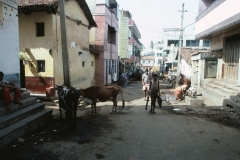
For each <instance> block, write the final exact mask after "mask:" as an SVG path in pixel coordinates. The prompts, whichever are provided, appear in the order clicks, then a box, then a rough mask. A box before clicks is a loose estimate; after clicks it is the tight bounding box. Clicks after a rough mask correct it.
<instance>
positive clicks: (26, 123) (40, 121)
mask: <svg viewBox="0 0 240 160" xmlns="http://www.w3.org/2000/svg"><path fill="white" fill-rule="evenodd" d="M50 118H52V109H44V110H42V111H40V112H38V113H35V114H33V115H31V116H28V117H26V118H24V119H22V120H20V121H18V122H16V123H14V124H13V125H11V126H8V127H6V128H4V129H2V130H0V142H1V143H0V148H1V147H3V146H5V145H7V144H9V143H10V142H12V141H13V140H16V139H18V138H21V137H22V136H23V135H25V134H27V133H30V132H32V131H33V130H35V129H37V128H38V127H40V126H42V125H44V124H45V123H46V122H47V121H49V120H50Z"/></svg>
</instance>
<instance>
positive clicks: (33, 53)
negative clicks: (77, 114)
mask: <svg viewBox="0 0 240 160" xmlns="http://www.w3.org/2000/svg"><path fill="white" fill-rule="evenodd" d="M18 5H19V15H18V16H19V37H20V55H21V56H23V57H24V58H25V60H27V61H28V63H27V64H25V66H24V67H25V75H26V88H27V90H29V91H30V93H31V94H47V96H54V95H52V94H54V93H55V91H53V90H54V85H55V84H56V85H62V84H64V75H63V62H62V42H61V25H60V15H59V4H58V1H57V0H55V1H45V3H40V2H38V1H30V0H29V1H25V0H24V1H23V0H19V1H18ZM65 14H66V15H65V16H66V19H65V20H66V28H65V30H66V35H67V36H66V41H67V51H68V57H69V79H70V84H71V86H74V87H78V88H85V87H86V86H91V80H93V79H94V72H95V55H94V54H90V52H89V29H90V28H92V27H95V26H96V23H95V21H94V20H93V18H92V15H91V12H90V10H89V8H88V6H87V3H86V2H85V1H67V2H65ZM76 33H77V34H76ZM89 80H90V81H89ZM50 89H51V91H50V92H51V95H49V94H50V93H49V90H50Z"/></svg>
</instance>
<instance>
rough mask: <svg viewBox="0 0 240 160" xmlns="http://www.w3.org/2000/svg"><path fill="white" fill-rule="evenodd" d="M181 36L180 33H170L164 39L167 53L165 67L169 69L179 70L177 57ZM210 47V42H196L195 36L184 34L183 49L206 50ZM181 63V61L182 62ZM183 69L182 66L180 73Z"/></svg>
mask: <svg viewBox="0 0 240 160" xmlns="http://www.w3.org/2000/svg"><path fill="white" fill-rule="evenodd" d="M179 36H180V32H172V31H168V32H166V34H165V37H164V44H163V48H164V53H166V60H165V67H166V66H169V69H177V66H178V65H177V63H178V60H177V56H178V52H179ZM209 46H210V41H209V40H195V35H194V34H193V35H189V34H187V33H186V34H185V33H184V34H183V42H182V47H195V48H196V47H197V48H205V47H209ZM180 62H181V60H180ZM181 69H182V67H181V66H180V72H181Z"/></svg>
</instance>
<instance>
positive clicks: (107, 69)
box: [87, 0, 119, 85]
mask: <svg viewBox="0 0 240 160" xmlns="http://www.w3.org/2000/svg"><path fill="white" fill-rule="evenodd" d="M87 3H88V6H89V8H90V10H91V13H92V15H93V18H94V19H95V21H96V23H97V26H98V27H97V28H95V29H92V30H91V32H90V38H89V42H90V44H94V45H96V46H97V49H98V51H99V55H98V56H97V57H96V59H95V60H96V65H95V68H96V71H95V84H96V85H105V84H107V83H112V81H116V80H117V78H118V72H119V60H118V32H119V27H118V3H117V2H116V1H115V0H87Z"/></svg>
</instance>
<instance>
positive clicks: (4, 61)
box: [0, 0, 20, 87]
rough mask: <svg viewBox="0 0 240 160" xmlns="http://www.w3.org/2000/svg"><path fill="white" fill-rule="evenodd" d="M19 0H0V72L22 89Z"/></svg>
mask: <svg viewBox="0 0 240 160" xmlns="http://www.w3.org/2000/svg"><path fill="white" fill-rule="evenodd" d="M17 8H18V6H17V0H12V1H9V0H0V37H1V38H0V71H2V72H4V74H5V77H4V78H5V79H7V80H8V81H11V82H13V83H15V84H16V85H18V86H19V87H20V64H19V32H18V16H17V15H18V10H17Z"/></svg>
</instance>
